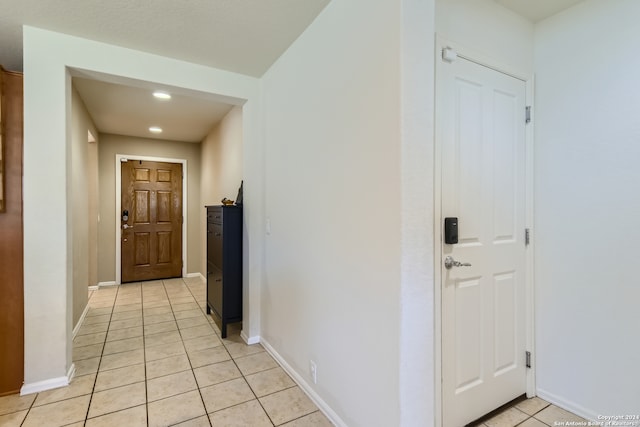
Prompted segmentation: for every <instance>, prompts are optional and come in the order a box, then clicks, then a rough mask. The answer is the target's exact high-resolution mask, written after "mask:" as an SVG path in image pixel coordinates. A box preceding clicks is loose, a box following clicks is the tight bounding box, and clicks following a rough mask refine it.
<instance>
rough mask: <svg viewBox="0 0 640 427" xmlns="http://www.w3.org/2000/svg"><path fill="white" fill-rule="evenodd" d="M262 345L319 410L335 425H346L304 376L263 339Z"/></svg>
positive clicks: (343, 426)
mask: <svg viewBox="0 0 640 427" xmlns="http://www.w3.org/2000/svg"><path fill="white" fill-rule="evenodd" d="M261 344H262V346H263V347H264V348H265V350H267V352H268V353H269V354H270V355H271V356H272V357H273V358H274V359H275V360H276V362H278V364H279V365H280V366H281V367H282V369H284V370H285V371H286V372H287V374H289V376H290V377H291V378H293V380H294V381H295V382H296V383H297V384H298V386H300V388H301V389H302V391H304V392H305V393H306V394H307V396H309V399H311V400H312V401H313V403H315V404H316V406H317V407H318V408H320V411H322V413H323V414H324V415H325V416H326V417H327V418H328V419H329V421H331V422H332V423H333V425H335V426H337V427H347V423H345V422H344V421H343V420H342V419H341V418H340V417H339V416H338V414H336V413H335V411H334V410H333V409H331V407H330V406H329V405H328V404H327V402H325V401H324V400H323V399H322V398H321V397H320V396H319V395H318V393H316V392H315V390H314V389H313V388H312V387H311V385H310V384H309V383H308V382H307V380H306V379H305V378H303V377H302V375H300V374H299V373H298V372H297V371H296V370H295V369H293V368H292V367H291V366H290V365H289V364H288V363H287V362H286V361H285V360H284V359H283V358H282V356H280V354H278V352H277V351H276V350H275V349H274V348H273V347H271V345H270V344H269V343H268V342H267V341H265V340H264V339H262V340H261Z"/></svg>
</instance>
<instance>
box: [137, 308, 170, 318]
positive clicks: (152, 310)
mask: <svg viewBox="0 0 640 427" xmlns="http://www.w3.org/2000/svg"><path fill="white" fill-rule="evenodd" d="M142 313H143V315H144V316H145V317H146V316H154V315H157V314H167V313H172V311H171V306H165V307H148V308H147V307H145V309H144V310H143V311H142Z"/></svg>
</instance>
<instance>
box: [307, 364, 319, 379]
mask: <svg viewBox="0 0 640 427" xmlns="http://www.w3.org/2000/svg"><path fill="white" fill-rule="evenodd" d="M309 373H311V380H313V383H314V384H317V383H318V366H317V365H316V362H314V361H313V360H309Z"/></svg>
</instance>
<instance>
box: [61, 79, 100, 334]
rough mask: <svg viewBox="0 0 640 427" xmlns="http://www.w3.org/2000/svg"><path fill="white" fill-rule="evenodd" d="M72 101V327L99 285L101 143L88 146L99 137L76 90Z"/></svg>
mask: <svg viewBox="0 0 640 427" xmlns="http://www.w3.org/2000/svg"><path fill="white" fill-rule="evenodd" d="M71 96H72V98H71V128H72V129H71V174H70V175H69V176H68V179H70V181H71V182H69V189H70V192H71V200H70V204H71V208H72V209H71V212H70V215H69V217H68V221H69V222H70V224H69V227H70V228H71V234H72V240H71V242H72V254H73V266H74V268H73V279H72V280H73V292H72V298H73V302H72V306H73V314H72V324H73V325H76V324H77V323H78V320H79V319H80V316H81V315H82V312H83V311H84V309H85V307H86V305H87V288H88V286H90V285H95V284H96V282H95V280H96V275H95V270H96V261H97V252H96V250H97V206H96V204H97V198H96V197H95V194H92V193H95V188H94V187H93V185H95V183H96V182H97V168H96V165H97V145H98V144H97V142H93V143H89V142H88V137H87V136H88V132H89V131H91V132H92V133H93V135H96V134H97V132H96V128H95V125H94V124H93V121H92V119H91V117H90V116H89V113H88V112H87V109H86V107H85V105H84V103H83V102H82V99H81V98H80V96H79V95H78V92H77V91H76V90H75V88H73V89H72V95H71Z"/></svg>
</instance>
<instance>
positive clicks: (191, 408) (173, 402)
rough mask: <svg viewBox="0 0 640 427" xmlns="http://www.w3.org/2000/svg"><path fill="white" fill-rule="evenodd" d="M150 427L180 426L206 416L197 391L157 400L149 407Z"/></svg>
mask: <svg viewBox="0 0 640 427" xmlns="http://www.w3.org/2000/svg"><path fill="white" fill-rule="evenodd" d="M147 406H148V410H149V427H164V426H169V425H173V424H178V423H181V422H184V421H188V420H191V419H194V418H198V417H201V416H203V415H205V414H206V412H205V410H204V406H203V404H202V399H201V398H200V393H199V392H198V391H197V390H194V391H190V392H188V393H184V394H179V395H177V396H173V397H169V398H167V399H162V400H157V401H155V402H151V403H149V404H148V405H147Z"/></svg>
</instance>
